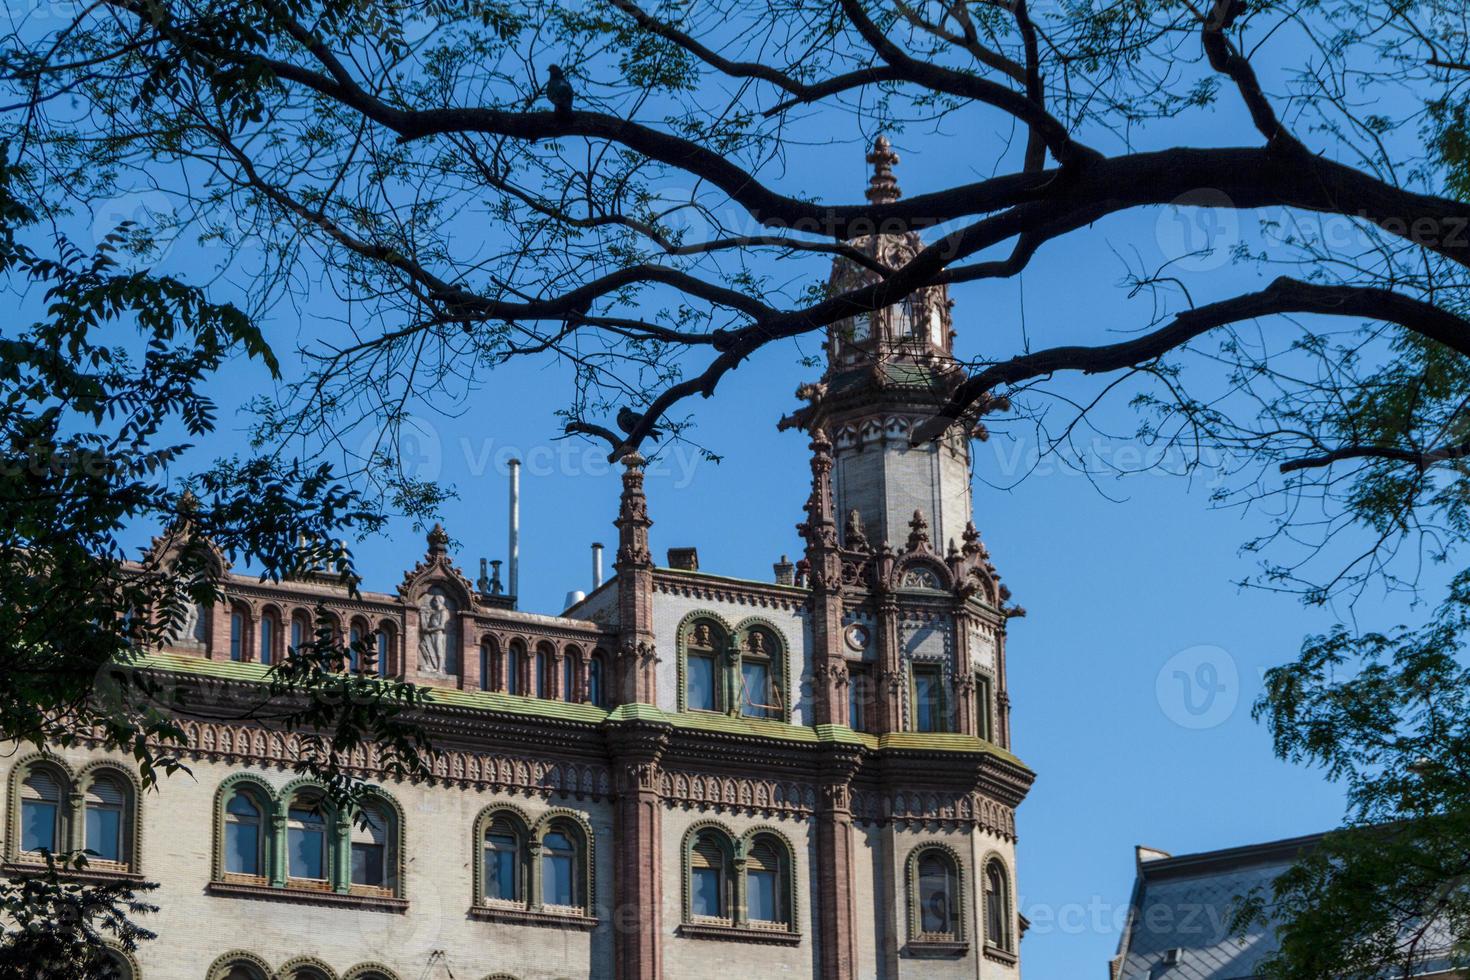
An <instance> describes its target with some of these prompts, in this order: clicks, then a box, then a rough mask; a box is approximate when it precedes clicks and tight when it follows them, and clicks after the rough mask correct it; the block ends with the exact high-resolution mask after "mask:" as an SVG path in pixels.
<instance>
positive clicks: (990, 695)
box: [975, 673, 995, 742]
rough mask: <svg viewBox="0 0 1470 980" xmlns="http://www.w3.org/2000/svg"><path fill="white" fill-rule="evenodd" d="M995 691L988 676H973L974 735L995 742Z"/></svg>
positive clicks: (982, 674)
mask: <svg viewBox="0 0 1470 980" xmlns="http://www.w3.org/2000/svg"><path fill="white" fill-rule="evenodd" d="M994 705H995V690H994V682H993V681H991V679H990V675H989V674H984V673H980V674H976V675H975V734H976V735H979V736H980V737H981V738H983V739H985V741H987V742H993V741H995V708H994Z"/></svg>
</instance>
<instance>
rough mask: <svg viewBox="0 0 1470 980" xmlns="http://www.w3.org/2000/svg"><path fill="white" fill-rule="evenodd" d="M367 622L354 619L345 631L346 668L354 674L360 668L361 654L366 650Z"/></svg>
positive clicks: (361, 662) (361, 663) (368, 631)
mask: <svg viewBox="0 0 1470 980" xmlns="http://www.w3.org/2000/svg"><path fill="white" fill-rule="evenodd" d="M370 632H371V631H370V630H369V629H368V625H367V623H365V622H363V621H362V620H360V619H354V620H353V621H352V624H351V626H350V627H349V628H348V632H347V669H348V670H350V671H352V672H353V673H354V674H356V673H357V672H358V671H359V670H361V669H362V665H363V654H364V653H365V652H366V646H367V642H368V633H370Z"/></svg>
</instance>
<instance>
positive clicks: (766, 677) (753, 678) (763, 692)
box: [740, 660, 774, 718]
mask: <svg viewBox="0 0 1470 980" xmlns="http://www.w3.org/2000/svg"><path fill="white" fill-rule="evenodd" d="M740 675H741V680H742V681H743V682H744V687H745V698H744V703H743V704H742V705H741V706H740V711H741V713H742V714H745V715H748V716H750V717H752V718H767V717H769V716H770V715H771V707H770V706H771V704H772V703H773V701H774V699H773V698H772V697H771V665H770V664H768V663H766V662H764V661H760V660H755V661H751V660H747V661H745V662H744V663H742V664H741V665H740Z"/></svg>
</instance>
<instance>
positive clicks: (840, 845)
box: [812, 747, 860, 980]
mask: <svg viewBox="0 0 1470 980" xmlns="http://www.w3.org/2000/svg"><path fill="white" fill-rule="evenodd" d="M859 759H860V753H859V751H858V750H857V749H856V748H852V747H842V748H834V749H832V750H830V751H829V752H828V753H827V756H826V758H825V759H824V760H823V762H822V776H821V785H820V787H819V796H818V800H817V867H818V868H819V869H820V871H817V870H813V872H812V878H813V884H814V885H815V890H816V898H817V926H816V928H817V937H816V938H817V943H818V953H819V958H818V962H819V964H820V970H819V976H821V978H822V980H851V978H853V977H855V976H857V922H856V919H857V896H856V894H855V892H854V889H853V865H854V864H855V863H856V861H857V853H856V843H855V842H854V840H853V829H852V777H853V774H854V773H855V772H857V768H858V763H859Z"/></svg>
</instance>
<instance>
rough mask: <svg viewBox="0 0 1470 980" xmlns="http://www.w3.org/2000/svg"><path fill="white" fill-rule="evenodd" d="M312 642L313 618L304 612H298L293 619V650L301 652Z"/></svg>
mask: <svg viewBox="0 0 1470 980" xmlns="http://www.w3.org/2000/svg"><path fill="white" fill-rule="evenodd" d="M310 642H312V633H311V618H310V617H308V616H307V615H306V613H304V612H297V613H295V614H294V615H293V616H292V617H291V650H292V651H293V652H299V651H300V650H301V648H302V647H304V646H306V645H307V644H308V643H310Z"/></svg>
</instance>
